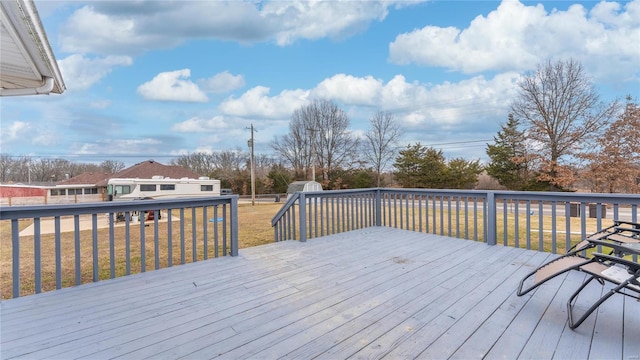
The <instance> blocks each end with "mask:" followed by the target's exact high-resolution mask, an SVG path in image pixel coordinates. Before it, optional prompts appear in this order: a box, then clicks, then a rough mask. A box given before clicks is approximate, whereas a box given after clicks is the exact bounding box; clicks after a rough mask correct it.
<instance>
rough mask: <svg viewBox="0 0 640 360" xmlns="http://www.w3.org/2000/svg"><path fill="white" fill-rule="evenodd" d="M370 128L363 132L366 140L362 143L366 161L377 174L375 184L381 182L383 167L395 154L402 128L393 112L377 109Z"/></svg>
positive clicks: (378, 184)
mask: <svg viewBox="0 0 640 360" xmlns="http://www.w3.org/2000/svg"><path fill="white" fill-rule="evenodd" d="M369 122H370V123H371V128H370V129H369V131H367V133H366V134H365V137H366V140H365V141H364V143H363V154H364V156H365V158H366V159H367V161H369V163H370V164H372V165H373V169H374V170H375V172H376V175H377V186H378V187H379V186H380V184H381V182H380V179H381V175H380V174H381V172H382V170H384V169H385V167H386V166H387V164H388V163H389V161H391V160H393V159H394V158H395V156H396V152H397V151H396V149H397V146H398V141H399V140H400V137H402V130H401V129H400V126H399V125H398V123H397V122H396V120H395V117H394V116H393V114H391V113H388V112H384V111H378V112H377V113H375V114H374V115H373V116H372V117H371V119H369Z"/></svg>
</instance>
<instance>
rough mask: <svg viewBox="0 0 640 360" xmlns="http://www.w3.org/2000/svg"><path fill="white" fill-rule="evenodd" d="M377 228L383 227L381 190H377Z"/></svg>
mask: <svg viewBox="0 0 640 360" xmlns="http://www.w3.org/2000/svg"><path fill="white" fill-rule="evenodd" d="M376 226H382V194H381V190H380V188H377V189H376Z"/></svg>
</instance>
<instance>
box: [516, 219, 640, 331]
mask: <svg viewBox="0 0 640 360" xmlns="http://www.w3.org/2000/svg"><path fill="white" fill-rule="evenodd" d="M632 244H633V245H632ZM636 244H637V248H634V246H636ZM596 247H597V248H598V249H597V250H598V251H600V250H601V248H602V247H607V248H610V249H611V252H610V253H609V254H603V253H600V252H593V253H591V254H590V257H589V256H587V254H586V251H587V250H589V249H593V248H596ZM628 255H631V256H634V257H637V256H639V255H640V224H637V223H633V222H628V221H618V220H615V221H614V224H613V225H612V226H610V227H607V228H605V229H602V230H600V231H598V232H596V233H594V234H592V235H590V236H588V237H586V238H585V239H584V240H582V241H581V242H579V243H577V244H576V245H574V246H573V247H571V248H570V249H569V250H568V252H567V253H566V254H564V255H562V256H560V257H558V258H555V259H553V260H551V261H549V262H547V263H545V264H543V265H541V266H539V267H538V268H537V269H535V270H534V271H532V272H530V273H529V274H527V275H526V276H525V277H524V278H522V280H521V281H520V284H519V285H518V289H517V292H516V294H517V295H518V296H522V295H524V294H527V293H528V292H530V291H532V290H534V289H536V288H537V287H538V286H540V285H542V284H544V283H545V282H547V281H549V280H551V279H553V278H555V277H557V276H559V275H561V274H564V273H566V272H568V271H570V270H578V271H581V272H584V273H586V274H588V275H589V278H588V279H587V280H585V281H584V282H583V283H582V284H581V286H580V287H579V288H578V289H577V290H576V291H575V292H574V293H573V294H572V295H571V297H570V298H569V300H568V301H567V309H568V317H569V320H568V322H569V327H570V328H571V329H575V328H577V327H578V326H580V324H582V323H583V322H584V321H585V320H586V319H587V318H588V317H589V315H591V313H593V312H594V311H595V310H596V309H597V308H598V307H599V306H600V305H601V304H602V303H603V302H605V301H606V300H607V299H608V298H610V297H611V296H612V295H613V294H616V293H617V294H622V295H625V296H630V297H632V298H634V299H638V300H640V263H638V262H636V261H631V260H627V259H625V258H624V257H625V256H628ZM562 263H565V264H562ZM554 265H555V268H554ZM612 266H618V267H623V268H625V269H626V271H627V272H628V273H629V277H627V278H626V280H621V279H615V278H612V277H609V276H607V275H606V274H603V273H602V272H603V271H605V270H607V269H609V268H611V267H612ZM537 275H541V276H544V277H543V278H542V279H540V280H538V279H535V280H534V283H533V285H531V286H529V287H526V288H525V283H526V282H527V281H529V279H530V278H531V277H532V276H537ZM594 279H595V280H596V281H598V282H599V283H600V284H602V285H604V284H605V282H609V283H612V284H614V285H615V286H614V287H613V288H612V289H611V290H609V291H608V292H607V293H606V294H605V295H603V296H602V297H600V299H598V300H597V301H596V302H595V303H594V304H593V305H591V307H590V308H589V309H587V311H586V312H585V313H584V314H582V315H581V316H580V317H579V318H578V319H577V320H574V318H575V317H574V306H575V303H576V299H577V297H578V295H579V294H580V292H582V290H584V288H586V287H587V285H588V284H589V283H591V281H592V280H594ZM628 291H633V292H636V293H637V294H635V295H634V294H632V293H629V292H628Z"/></svg>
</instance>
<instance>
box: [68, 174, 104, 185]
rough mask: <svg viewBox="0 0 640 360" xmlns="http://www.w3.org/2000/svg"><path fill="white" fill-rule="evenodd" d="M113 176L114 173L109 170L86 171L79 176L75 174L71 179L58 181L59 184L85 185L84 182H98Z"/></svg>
mask: <svg viewBox="0 0 640 360" xmlns="http://www.w3.org/2000/svg"><path fill="white" fill-rule="evenodd" d="M111 177H113V173H107V172H85V173H82V174H80V175H78V176H74V177H72V178H71V179H68V180H64V181H61V182H59V183H58V185H84V184H87V185H89V184H98V183H100V182H102V181H105V184H106V181H108V180H109V178H111Z"/></svg>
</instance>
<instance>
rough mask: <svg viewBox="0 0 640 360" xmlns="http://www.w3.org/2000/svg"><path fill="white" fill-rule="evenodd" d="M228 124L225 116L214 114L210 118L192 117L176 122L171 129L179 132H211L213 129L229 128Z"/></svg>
mask: <svg viewBox="0 0 640 360" xmlns="http://www.w3.org/2000/svg"><path fill="white" fill-rule="evenodd" d="M227 127H228V125H227V123H226V122H225V119H224V117H223V116H214V117H212V118H210V119H201V118H197V117H194V118H191V119H188V120H186V121H183V122H180V123H177V124H174V125H173V126H172V127H171V131H177V132H193V133H197V132H209V131H211V130H222V129H225V128H227Z"/></svg>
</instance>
